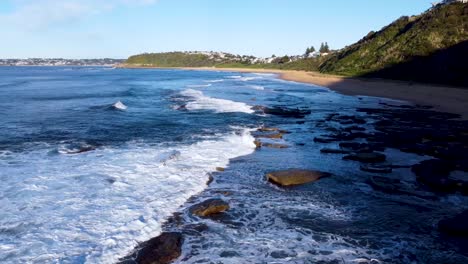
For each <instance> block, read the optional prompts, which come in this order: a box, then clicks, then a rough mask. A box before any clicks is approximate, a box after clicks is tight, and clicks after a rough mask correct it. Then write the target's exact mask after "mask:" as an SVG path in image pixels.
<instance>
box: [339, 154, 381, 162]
mask: <svg viewBox="0 0 468 264" xmlns="http://www.w3.org/2000/svg"><path fill="white" fill-rule="evenodd" d="M343 159H344V160H354V161H359V162H364V163H380V162H384V161H385V160H386V159H387V157H386V156H385V155H384V154H382V153H378V152H362V153H356V154H351V155H347V156H344V157H343Z"/></svg>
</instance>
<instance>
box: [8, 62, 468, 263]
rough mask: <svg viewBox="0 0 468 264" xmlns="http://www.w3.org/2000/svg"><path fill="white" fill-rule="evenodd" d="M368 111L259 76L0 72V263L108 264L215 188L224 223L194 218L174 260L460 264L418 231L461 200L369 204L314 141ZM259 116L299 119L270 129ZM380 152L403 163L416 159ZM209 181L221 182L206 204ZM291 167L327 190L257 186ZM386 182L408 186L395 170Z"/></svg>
mask: <svg viewBox="0 0 468 264" xmlns="http://www.w3.org/2000/svg"><path fill="white" fill-rule="evenodd" d="M380 101H381V99H378V98H366V97H361V98H357V97H348V96H343V95H339V94H337V93H334V92H331V91H329V90H327V89H324V88H320V87H316V86H311V85H305V84H299V83H293V82H286V81H282V80H279V79H277V78H276V77H275V75H270V74H241V73H230V72H203V71H182V70H150V69H148V70H145V69H138V70H128V69H113V68H104V67H103V68H101V67H21V68H18V67H7V68H0V105H1V108H2V111H1V112H0V125H1V127H2V128H3V129H1V130H0V179H1V181H2V184H1V185H0V211H1V213H0V215H1V217H0V262H4V263H18V262H31V263H44V262H45V263H57V262H59V263H85V262H86V263H112V262H115V261H116V260H117V259H118V258H120V257H123V256H125V255H127V254H128V253H129V252H130V251H131V250H132V249H133V248H134V247H135V246H136V245H137V244H138V243H139V242H142V241H145V240H147V239H149V238H151V237H154V236H157V235H158V234H159V233H160V232H161V230H162V224H163V222H164V221H165V220H166V219H167V218H168V217H170V216H171V215H172V214H173V213H174V212H176V211H180V210H181V209H183V208H184V207H186V206H189V205H190V204H191V203H193V202H194V201H196V200H197V199H203V197H212V196H216V195H218V194H217V193H216V191H219V190H229V191H230V192H232V193H233V194H232V196H231V197H230V198H229V199H230V203H231V204H232V208H233V209H232V211H231V212H230V214H229V215H228V217H227V218H226V219H220V220H219V221H209V220H207V221H206V223H207V225H209V226H210V232H208V233H206V235H205V236H204V237H203V238H199V237H198V238H193V237H188V238H187V241H186V243H185V244H184V256H183V258H182V259H184V260H185V261H186V262H191V263H193V262H199V263H204V262H207V261H208V260H209V261H213V262H214V263H217V262H220V263H241V262H243V263H275V262H276V263H284V262H290V263H307V262H311V261H312V262H313V261H334V260H344V261H345V262H346V263H348V262H350V263H354V262H359V261H366V260H367V261H370V260H371V259H376V260H379V261H388V260H389V259H394V260H396V261H395V262H400V263H408V262H411V261H416V262H420V263H424V260H434V259H435V260H440V259H441V256H445V255H447V254H449V255H450V254H451V256H452V257H453V259H454V260H459V259H463V258H464V256H463V254H461V253H459V250H457V249H456V248H455V247H453V245H452V244H451V242H450V241H447V240H444V239H441V240H438V235H437V234H436V233H434V232H433V231H432V230H433V228H431V225H433V224H434V223H435V222H436V221H437V220H438V219H439V218H440V217H441V215H444V214H445V213H447V212H449V211H451V210H450V208H451V207H453V206H454V205H456V206H463V204H465V200H464V198H463V197H460V196H457V195H453V196H447V197H444V198H442V199H439V200H437V201H419V200H418V201H415V200H413V199H410V198H407V197H401V196H397V197H395V196H389V195H385V194H380V193H376V192H374V191H373V190H372V189H371V188H370V187H369V185H367V184H366V179H367V176H368V174H366V173H362V172H360V171H359V170H358V164H356V163H349V162H343V161H342V160H341V157H339V156H333V155H331V156H330V155H328V156H327V155H322V154H320V153H319V150H320V148H321V147H323V146H322V145H320V144H316V143H313V138H314V137H315V136H317V135H320V134H323V133H324V130H323V129H324V128H323V127H320V126H319V125H318V123H317V120H319V119H321V118H323V117H324V116H325V115H327V114H329V113H334V112H340V113H347V114H353V113H355V110H356V107H358V106H361V107H362V106H369V107H379V104H378V103H379V102H380ZM257 105H261V106H270V107H271V106H287V107H291V108H302V107H307V108H308V109H310V110H311V112H312V114H311V115H309V116H307V117H305V118H304V119H299V120H297V119H289V118H283V117H275V116H269V115H264V114H260V113H258V112H256V111H255V107H254V106H257ZM298 121H300V122H298ZM262 125H268V126H279V127H281V128H284V129H287V130H289V131H291V132H293V133H291V134H288V135H286V136H285V139H284V142H283V143H285V144H288V145H290V148H289V149H287V150H261V151H256V152H254V151H255V146H254V144H253V140H254V138H253V137H252V131H253V130H254V129H255V128H258V127H260V126H262ZM369 129H372V128H371V127H370V126H369ZM388 151H389V152H390V153H393V154H392V157H393V159H395V162H400V163H401V162H411V163H416V162H418V161H420V160H422V159H425V158H426V157H420V156H416V155H412V154H404V153H400V152H399V151H397V150H388ZM216 167H227V168H228V169H227V171H226V172H225V173H223V174H222V175H221V176H220V177H219V178H217V179H216V181H215V183H214V184H213V185H212V186H211V187H210V188H209V189H207V190H205V189H206V187H207V186H206V181H207V179H208V174H209V173H213V172H214V171H215V169H216ZM292 167H299V168H311V169H321V170H324V171H328V172H331V173H333V174H334V175H336V176H335V177H332V178H330V179H325V180H323V181H321V182H320V183H319V184H316V185H307V186H304V187H299V188H294V189H288V190H283V189H279V188H277V187H274V186H272V185H270V184H268V183H266V182H265V180H264V177H263V175H264V173H265V172H267V171H271V170H274V169H284V168H292ZM394 174H395V176H399V177H407V178H412V177H410V176H408V175H410V173H409V170H407V169H406V170H405V169H402V170H397V171H395V172H394ZM204 190H205V191H204ZM196 194H200V195H201V196H197V197H196V198H195V200H191V201H189V202H187V201H188V199H189V198H190V197H191V196H193V195H196ZM427 219H430V220H427ZM187 221H189V222H194V223H198V222H199V219H193V218H191V217H190V216H187ZM421 223H423V224H421ZM228 249H229V250H228Z"/></svg>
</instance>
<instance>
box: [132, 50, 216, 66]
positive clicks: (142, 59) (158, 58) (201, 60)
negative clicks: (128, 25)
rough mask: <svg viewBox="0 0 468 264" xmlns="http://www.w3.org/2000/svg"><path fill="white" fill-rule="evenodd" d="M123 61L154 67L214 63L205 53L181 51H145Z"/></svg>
mask: <svg viewBox="0 0 468 264" xmlns="http://www.w3.org/2000/svg"><path fill="white" fill-rule="evenodd" d="M125 63H126V64H130V65H139V66H154V67H211V66H214V65H215V64H216V62H215V61H214V60H212V59H210V57H209V56H207V55H204V54H187V53H183V52H168V53H145V54H140V55H135V56H131V57H129V58H128V59H127V61H126V62H125Z"/></svg>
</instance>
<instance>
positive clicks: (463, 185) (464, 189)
mask: <svg viewBox="0 0 468 264" xmlns="http://www.w3.org/2000/svg"><path fill="white" fill-rule="evenodd" d="M449 180H450V181H453V182H454V183H455V186H456V189H457V190H458V191H460V192H461V193H462V194H465V195H468V173H466V172H464V171H452V172H451V173H450V176H449Z"/></svg>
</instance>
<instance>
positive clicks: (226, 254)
mask: <svg viewBox="0 0 468 264" xmlns="http://www.w3.org/2000/svg"><path fill="white" fill-rule="evenodd" d="M219 256H220V257H222V258H233V257H239V256H240V254H239V253H238V252H236V251H223V252H221V254H219Z"/></svg>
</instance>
